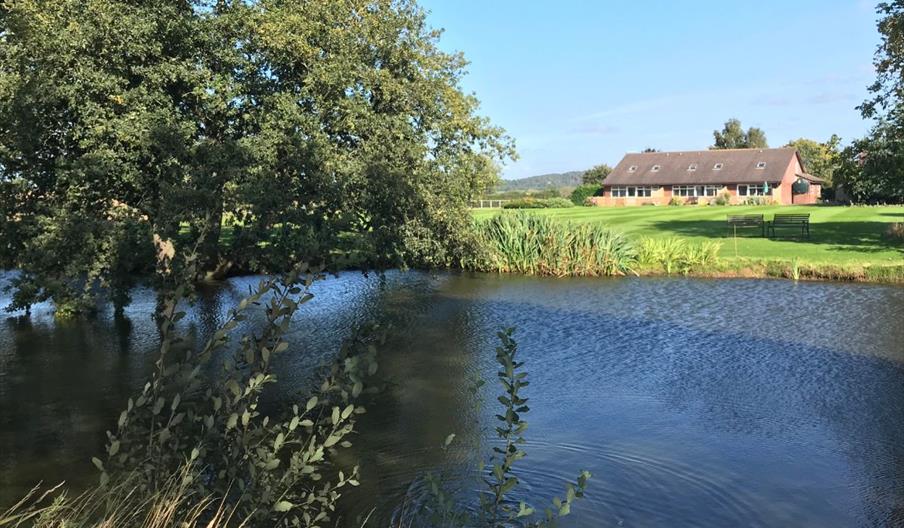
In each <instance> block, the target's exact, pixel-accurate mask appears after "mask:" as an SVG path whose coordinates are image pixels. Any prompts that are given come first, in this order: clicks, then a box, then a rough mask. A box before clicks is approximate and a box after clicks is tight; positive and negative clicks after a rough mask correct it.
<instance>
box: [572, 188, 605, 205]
mask: <svg viewBox="0 0 904 528" xmlns="http://www.w3.org/2000/svg"><path fill="white" fill-rule="evenodd" d="M602 190H603V188H602V187H600V186H599V185H595V184H584V185H579V186H577V187H575V189H574V190H573V191H571V197H570V198H571V201H572V203H574V205H587V201H588V199H589V198H590V197H592V196H598V195H599V193H600V191H602Z"/></svg>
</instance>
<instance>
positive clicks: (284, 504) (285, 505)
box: [273, 501, 295, 513]
mask: <svg viewBox="0 0 904 528" xmlns="http://www.w3.org/2000/svg"><path fill="white" fill-rule="evenodd" d="M294 507H295V505H294V504H292V503H291V502H289V501H279V502H277V503H276V504H274V505H273V511H275V512H279V513H283V512H287V511H289V510H291V509H292V508H294Z"/></svg>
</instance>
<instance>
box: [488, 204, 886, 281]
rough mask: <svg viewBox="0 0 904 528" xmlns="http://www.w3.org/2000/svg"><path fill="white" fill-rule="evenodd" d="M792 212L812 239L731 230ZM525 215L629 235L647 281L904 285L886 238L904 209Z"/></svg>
mask: <svg viewBox="0 0 904 528" xmlns="http://www.w3.org/2000/svg"><path fill="white" fill-rule="evenodd" d="M789 212H794V213H810V219H811V237H810V239H794V238H780V239H769V238H763V237H761V236H760V232H759V231H758V230H750V229H744V230H741V231H740V232H739V233H738V236H737V237H735V236H733V235H732V234H731V233H729V232H728V229H727V228H726V223H725V217H726V215H728V214H763V215H765V217H766V219H767V220H770V219H771V218H772V216H773V215H774V214H776V213H789ZM499 213H500V210H498V209H496V210H487V209H480V210H474V211H473V214H474V217H475V218H476V219H477V220H488V219H490V218H493V217H494V216H496V215H498V214H499ZM524 214H527V215H531V216H533V217H538V218H539V217H542V218H543V219H544V220H551V221H554V222H556V223H561V224H563V225H569V226H572V227H571V229H578V228H581V229H583V228H586V227H595V228H611V229H612V230H614V231H617V232H620V233H623V234H625V235H626V237H627V238H628V239H629V240H631V241H632V243H633V244H634V245H635V247H636V248H637V249H638V250H640V251H639V253H640V257H641V258H639V259H638V260H637V262H636V263H635V264H634V265H633V267H632V269H633V271H634V272H636V273H638V274H640V275H652V274H663V273H666V274H675V273H682V274H688V275H694V276H709V277H784V278H791V279H804V280H806V279H812V280H846V281H869V282H892V283H904V244H902V242H901V241H900V240H893V239H891V238H889V237H888V236H887V235H886V231H887V230H888V228H889V226H890V225H891V224H892V223H894V222H902V221H904V206H881V207H880V206H877V207H842V206H837V207H829V206H733V207H714V206H711V207H694V206H684V207H631V208H603V207H574V208H568V209H544V210H532V211H527V212H525V213H524ZM479 223H483V222H479ZM679 241H680V242H679ZM645 244H646V245H647V246H649V247H653V246H656V245H657V244H659V246H660V247H659V250H660V252H662V251H665V253H666V255H665V256H649V255H650V252H649V251H648V252H647V255H648V256H647V257H644V251H642V249H643V247H642V246H643V245H645ZM670 244H672V245H675V244H679V245H680V244H685V245H686V248H685V250H686V253H687V255H685V256H684V257H682V256H680V252H679V253H676V255H677V256H676V255H672V256H671V257H670V256H668V251H669V248H668V247H667V246H669V245H670ZM648 249H649V248H648ZM672 250H673V251H677V249H675V248H672ZM704 254H709V255H711V256H714V257H718V258H703V259H702V263H700V262H699V261H700V259H701V258H702V257H701V255H704ZM682 259H685V260H684V261H683V263H682Z"/></svg>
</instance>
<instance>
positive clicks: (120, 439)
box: [93, 270, 378, 526]
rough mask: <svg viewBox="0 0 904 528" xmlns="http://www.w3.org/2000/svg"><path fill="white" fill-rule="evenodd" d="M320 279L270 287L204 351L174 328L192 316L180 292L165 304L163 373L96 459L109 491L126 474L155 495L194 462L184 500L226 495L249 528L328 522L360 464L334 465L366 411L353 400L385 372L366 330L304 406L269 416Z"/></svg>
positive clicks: (293, 279)
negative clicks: (299, 318)
mask: <svg viewBox="0 0 904 528" xmlns="http://www.w3.org/2000/svg"><path fill="white" fill-rule="evenodd" d="M302 272H304V274H301V273H302ZM315 276H316V273H309V272H307V270H302V271H300V272H299V273H296V274H291V275H289V276H288V277H287V278H285V279H282V280H276V279H267V280H261V281H260V283H259V284H258V286H257V288H255V289H254V291H253V292H251V293H250V294H249V296H248V297H246V298H245V299H243V300H242V301H241V302H240V303H239V305H238V306H237V307H236V308H234V309H233V310H232V311H231V312H230V314H229V316H228V317H227V319H226V321H225V322H224V323H223V325H222V326H220V328H219V329H218V330H217V331H216V332H215V333H214V335H213V337H212V338H211V339H210V340H209V341H208V342H207V343H206V344H204V346H203V347H201V348H200V349H195V347H194V346H192V345H190V341H189V340H187V339H184V338H182V337H181V336H179V335H177V334H176V332H175V327H176V323H177V322H178V321H179V320H180V319H181V318H182V317H183V316H184V313H182V312H178V311H177V309H176V307H177V304H178V301H179V299H180V297H181V295H179V292H178V291H177V292H176V294H174V295H173V296H171V298H169V299H168V300H166V301H165V302H164V304H163V307H162V309H161V310H160V314H159V318H160V333H161V345H160V355H159V358H158V360H157V363H156V370H155V372H154V374H153V375H152V377H151V380H150V381H148V382H147V383H146V384H145V386H144V388H143V389H142V390H141V391H140V392H139V393H138V394H137V395H136V396H135V397H134V398H131V399H129V401H128V405H127V407H126V409H125V410H124V411H123V412H122V414H120V416H119V420H118V424H117V428H116V429H115V431H114V432H108V433H107V436H108V442H107V455H106V457H104V460H101V459H99V458H94V459H93V462H94V465H95V466H97V468H98V469H99V470H100V471H101V477H100V482H101V487H102V488H103V487H104V486H106V485H107V484H108V483H111V482H113V483H115V482H121V479H122V477H123V476H124V475H129V478H131V479H132V487H133V488H134V489H135V490H136V493H139V494H142V495H144V496H153V493H154V492H155V490H156V489H158V488H159V485H160V483H162V482H166V481H167V479H169V478H171V476H172V475H174V474H177V473H178V472H179V471H181V468H183V467H184V466H185V464H186V463H188V464H190V465H192V466H193V467H194V468H197V471H198V474H197V475H195V476H193V478H192V479H191V481H190V485H188V487H187V489H186V493H189V494H191V495H192V496H198V497H216V498H218V499H221V500H223V501H224V503H225V504H226V505H227V506H228V507H229V508H230V509H233V510H234V511H235V513H236V515H237V516H238V517H239V518H242V519H246V520H247V521H248V524H249V525H251V526H291V525H295V526H297V525H299V524H303V525H311V524H312V523H311V520H312V519H318V521H315V522H314V524H318V525H319V524H321V521H322V524H329V520H330V516H331V515H332V512H333V511H334V509H335V504H336V501H337V500H338V499H339V496H340V491H341V489H342V488H343V487H345V486H349V485H351V486H356V485H357V484H358V482H357V473H358V469H357V467H355V468H352V469H350V470H346V471H345V472H343V471H342V470H340V469H339V468H338V467H336V465H334V464H333V459H334V457H335V454H336V453H337V452H338V450H339V449H341V448H345V447H349V446H350V445H351V444H350V443H349V442H348V436H349V434H350V433H352V431H353V430H354V426H355V420H356V417H357V415H358V414H360V413H362V412H364V410H363V408H361V407H359V406H357V405H356V404H355V401H356V400H357V398H358V396H359V395H360V394H361V393H362V391H363V388H364V387H363V383H364V379H365V378H366V377H367V376H368V375H371V374H373V373H374V372H375V371H376V349H375V346H376V345H377V344H378V339H377V338H376V337H375V334H374V335H371V334H370V330H368V332H365V333H362V334H359V335H358V336H356V337H355V338H354V339H352V340H351V341H350V342H348V344H346V345H344V346H343V347H342V349H341V351H340V353H339V355H338V358H337V359H336V362H335V363H334V364H333V365H332V366H331V367H329V369H328V370H325V371H324V372H322V376H321V378H320V381H322V383H321V384H320V385H319V386H318V387H317V389H316V390H314V391H313V392H312V393H311V394H308V395H307V396H306V399H302V400H300V401H299V404H298V405H293V406H291V408H289V409H284V410H283V411H278V412H274V413H270V414H265V413H264V410H263V409H262V408H261V406H260V402H261V399H262V398H263V397H264V396H265V395H266V393H267V392H268V391H267V388H268V387H270V386H272V385H273V384H275V383H276V375H275V373H274V372H273V370H272V368H271V360H272V359H273V357H275V356H276V355H277V354H281V353H283V352H285V351H286V350H287V349H288V348H289V344H288V342H287V341H286V340H285V339H284V337H285V335H286V332H287V331H288V329H289V327H290V324H291V320H292V317H293V315H295V313H296V311H297V310H298V307H299V306H300V305H302V304H304V303H306V302H308V301H309V300H310V299H311V298H312V297H313V295H311V294H310V293H309V292H308V288H309V286H310V285H311V284H312V282H313V280H314V279H315ZM253 307H261V308H262V311H263V315H264V321H263V327H262V328H255V331H253V333H248V334H245V335H243V336H242V337H241V338H240V339H238V340H236V344H235V346H230V347H229V348H233V349H235V352H234V356H233V357H231V358H230V357H228V354H226V353H225V352H226V349H227V346H228V344H229V343H230V342H231V340H230V334H231V333H232V331H233V330H234V329H235V328H237V327H238V325H239V324H240V323H241V322H242V321H245V320H247V319H248V318H249V314H248V312H249V310H250V309H251V308H253ZM224 356H227V357H225V358H224ZM214 372H219V374H218V375H217V374H212V373H214Z"/></svg>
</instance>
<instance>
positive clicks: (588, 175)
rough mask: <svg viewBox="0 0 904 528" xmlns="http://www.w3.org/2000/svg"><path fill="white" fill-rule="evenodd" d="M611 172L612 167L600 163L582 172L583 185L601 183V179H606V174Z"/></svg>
mask: <svg viewBox="0 0 904 528" xmlns="http://www.w3.org/2000/svg"><path fill="white" fill-rule="evenodd" d="M610 172H612V167H610V166H608V165H606V164H605V163H603V164H602V165H597V166H596V167H593V168H592V169H590V170H588V171H587V172H585V173H584V177H583V179H582V182H581V183H583V184H584V185H596V186H597V187H599V186H601V185H603V180H605V179H606V176H608V175H609V173H610Z"/></svg>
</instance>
